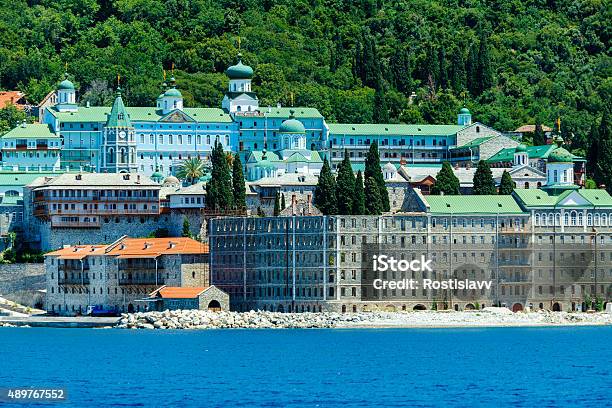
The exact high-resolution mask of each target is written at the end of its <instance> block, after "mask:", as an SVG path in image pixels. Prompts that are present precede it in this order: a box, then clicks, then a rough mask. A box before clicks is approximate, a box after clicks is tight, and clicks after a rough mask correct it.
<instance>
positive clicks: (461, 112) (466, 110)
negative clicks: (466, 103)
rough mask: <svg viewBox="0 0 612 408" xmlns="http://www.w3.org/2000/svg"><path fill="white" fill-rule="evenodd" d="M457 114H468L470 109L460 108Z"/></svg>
mask: <svg viewBox="0 0 612 408" xmlns="http://www.w3.org/2000/svg"><path fill="white" fill-rule="evenodd" d="M459 114H461V115H469V114H470V110H469V109H468V108H461V110H460V111H459Z"/></svg>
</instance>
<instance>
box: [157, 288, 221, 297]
mask: <svg viewBox="0 0 612 408" xmlns="http://www.w3.org/2000/svg"><path fill="white" fill-rule="evenodd" d="M208 288H209V287H208V286H200V287H178V286H164V287H162V288H160V289H158V290H157V291H156V292H153V294H154V295H159V297H162V298H166V299H191V298H194V297H197V296H199V295H200V293H202V292H204V291H205V290H206V289H208Z"/></svg>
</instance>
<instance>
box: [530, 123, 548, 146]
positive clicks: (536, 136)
mask: <svg viewBox="0 0 612 408" xmlns="http://www.w3.org/2000/svg"><path fill="white" fill-rule="evenodd" d="M545 144H546V135H545V134H544V129H543V128H542V124H541V123H540V122H539V121H537V122H536V124H535V129H534V131H533V145H534V146H543V145H545Z"/></svg>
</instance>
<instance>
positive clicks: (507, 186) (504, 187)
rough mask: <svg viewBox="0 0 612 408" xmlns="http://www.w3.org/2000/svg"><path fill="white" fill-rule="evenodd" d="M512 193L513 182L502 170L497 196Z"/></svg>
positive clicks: (508, 174)
mask: <svg viewBox="0 0 612 408" xmlns="http://www.w3.org/2000/svg"><path fill="white" fill-rule="evenodd" d="M513 191H514V181H512V176H511V175H510V173H508V172H507V171H505V170H504V173H503V174H502V178H501V182H500V183H499V195H510V194H512V192H513Z"/></svg>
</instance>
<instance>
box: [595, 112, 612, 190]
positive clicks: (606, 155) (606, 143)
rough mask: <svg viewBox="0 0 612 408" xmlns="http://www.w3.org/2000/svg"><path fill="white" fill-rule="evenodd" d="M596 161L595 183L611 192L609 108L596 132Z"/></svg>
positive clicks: (611, 138) (611, 143) (611, 137)
mask: <svg viewBox="0 0 612 408" xmlns="http://www.w3.org/2000/svg"><path fill="white" fill-rule="evenodd" d="M597 137H598V139H597V146H598V149H597V161H596V164H595V181H596V183H597V185H602V184H604V185H605V186H606V189H607V190H608V191H612V129H610V107H608V108H607V109H606V110H605V112H604V114H603V117H602V118H601V124H600V125H599V129H598V131H597Z"/></svg>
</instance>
